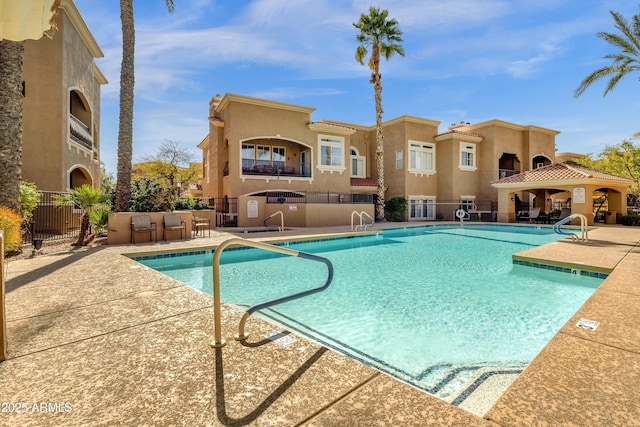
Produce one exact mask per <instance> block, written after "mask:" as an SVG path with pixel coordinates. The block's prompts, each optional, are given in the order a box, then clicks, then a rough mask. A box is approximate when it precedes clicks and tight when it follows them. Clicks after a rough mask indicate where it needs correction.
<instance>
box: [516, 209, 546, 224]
mask: <svg viewBox="0 0 640 427" xmlns="http://www.w3.org/2000/svg"><path fill="white" fill-rule="evenodd" d="M539 216H540V208H533V209H531V210H530V211H529V212H521V213H520V214H519V215H518V216H517V217H516V220H517V221H518V222H520V221H528V222H536V221H537V220H538V217H539Z"/></svg>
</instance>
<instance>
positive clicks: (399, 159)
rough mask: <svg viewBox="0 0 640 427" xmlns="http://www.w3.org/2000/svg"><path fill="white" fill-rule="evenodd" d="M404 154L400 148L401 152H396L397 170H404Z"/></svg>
mask: <svg viewBox="0 0 640 427" xmlns="http://www.w3.org/2000/svg"><path fill="white" fill-rule="evenodd" d="M403 157H404V152H403V151H402V148H400V149H399V150H396V169H402V167H403V166H404V164H403V163H404V158H403Z"/></svg>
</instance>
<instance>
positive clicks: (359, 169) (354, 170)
mask: <svg viewBox="0 0 640 427" xmlns="http://www.w3.org/2000/svg"><path fill="white" fill-rule="evenodd" d="M350 151H351V176H355V177H359V178H364V177H366V176H367V174H366V172H365V165H366V159H365V157H364V156H360V154H359V153H358V150H357V149H355V148H353V147H351V150H350Z"/></svg>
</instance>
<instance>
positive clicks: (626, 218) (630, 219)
mask: <svg viewBox="0 0 640 427" xmlns="http://www.w3.org/2000/svg"><path fill="white" fill-rule="evenodd" d="M621 222H622V224H623V225H640V215H638V214H633V215H623V216H622V219H621Z"/></svg>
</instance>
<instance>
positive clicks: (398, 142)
mask: <svg viewBox="0 0 640 427" xmlns="http://www.w3.org/2000/svg"><path fill="white" fill-rule="evenodd" d="M209 107H210V109H209V116H210V117H209V121H210V127H209V129H210V130H209V134H208V135H207V136H206V137H205V138H204V140H203V141H202V142H201V143H200V145H199V148H201V149H202V155H203V157H202V160H203V178H202V181H201V182H202V190H203V196H205V197H212V198H217V199H221V198H222V199H224V200H236V199H237V209H233V208H232V207H230V206H228V205H225V206H224V207H223V208H222V209H221V210H222V211H224V213H229V215H230V216H231V217H232V218H231V219H233V220H234V221H233V222H234V223H237V225H240V226H255V225H261V223H262V220H263V218H265V217H266V216H268V215H271V214H273V213H274V211H276V210H277V209H278V210H280V211H282V212H283V216H284V217H285V221H284V222H285V224H289V225H292V226H293V225H296V226H314V225H334V224H335V225H337V224H348V223H349V220H350V214H351V213H352V212H353V211H354V210H355V211H361V210H362V207H361V206H358V204H359V203H360V202H364V203H365V205H364V206H366V209H367V212H368V213H370V214H373V209H372V202H373V200H374V197H375V193H376V185H377V181H376V179H377V175H376V165H375V150H376V136H375V127H374V126H362V125H355V124H349V123H342V122H335V121H327V120H321V121H312V120H311V113H312V112H313V111H314V109H313V108H310V107H304V106H299V105H293V104H286V103H281V102H273V101H268V100H264V99H256V98H250V97H246V96H241V95H235V94H226V95H224V96H220V95H216V96H215V97H214V98H213V99H212V100H211V102H210V106H209ZM439 126H440V122H439V121H435V120H430V119H425V118H419V117H413V116H401V117H397V118H394V119H391V120H388V121H386V122H384V123H383V128H384V173H385V184H386V185H387V187H388V189H387V191H386V196H385V197H386V199H389V198H391V197H394V196H401V197H404V198H405V199H406V200H407V201H408V202H409V207H408V210H407V213H406V219H407V220H409V221H424V220H436V219H442V220H455V219H456V216H455V213H456V211H457V210H458V209H460V208H463V209H465V210H466V211H468V212H470V213H471V214H474V215H476V216H477V218H478V219H481V220H483V221H491V220H493V221H495V220H497V219H498V211H499V209H498V199H499V197H498V192H499V187H496V186H493V185H492V183H495V182H496V181H498V180H500V179H505V178H509V177H512V176H514V175H517V174H520V173H523V172H526V171H530V170H534V169H538V168H543V167H547V166H549V165H552V164H554V163H555V137H556V135H558V134H559V132H558V131H555V130H552V129H546V128H543V127H539V126H531V125H527V126H522V125H518V124H514V123H509V122H505V121H502V120H490V121H486V122H482V123H475V124H470V123H465V122H461V123H458V124H452V125H451V126H449V127H448V128H447V129H445V130H444V131H441V130H440V129H439ZM530 190H531V191H530ZM517 193H518V196H519V198H521V199H522V200H523V202H524V203H525V206H526V203H533V202H534V196H535V195H536V194H537V193H536V192H535V189H531V188H526V189H525V188H524V187H521V189H520V190H519V191H518V192H517ZM308 194H327V198H326V201H325V203H322V204H314V205H313V207H310V205H309V203H308V202H307V200H308V199H309V198H308ZM505 194H506V195H505V196H504V198H505V199H508V198H509V197H511V198H513V197H514V195H515V192H513V191H512V192H508V193H505ZM546 194H547V195H548V194H549V193H546ZM249 202H251V203H253V208H250V207H249V206H250V205H249ZM538 202H540V200H539V201H538ZM559 203H563V201H559ZM370 206H371V209H370ZM218 208H220V207H218ZM508 209H511V211H513V212H511V214H510V215H505V216H503V218H502V220H514V219H515V211H514V209H515V208H514V205H513V204H507V205H506V206H505V207H504V208H502V209H500V210H505V211H506V210H508ZM250 211H251V212H250ZM311 212H313V213H311Z"/></svg>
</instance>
